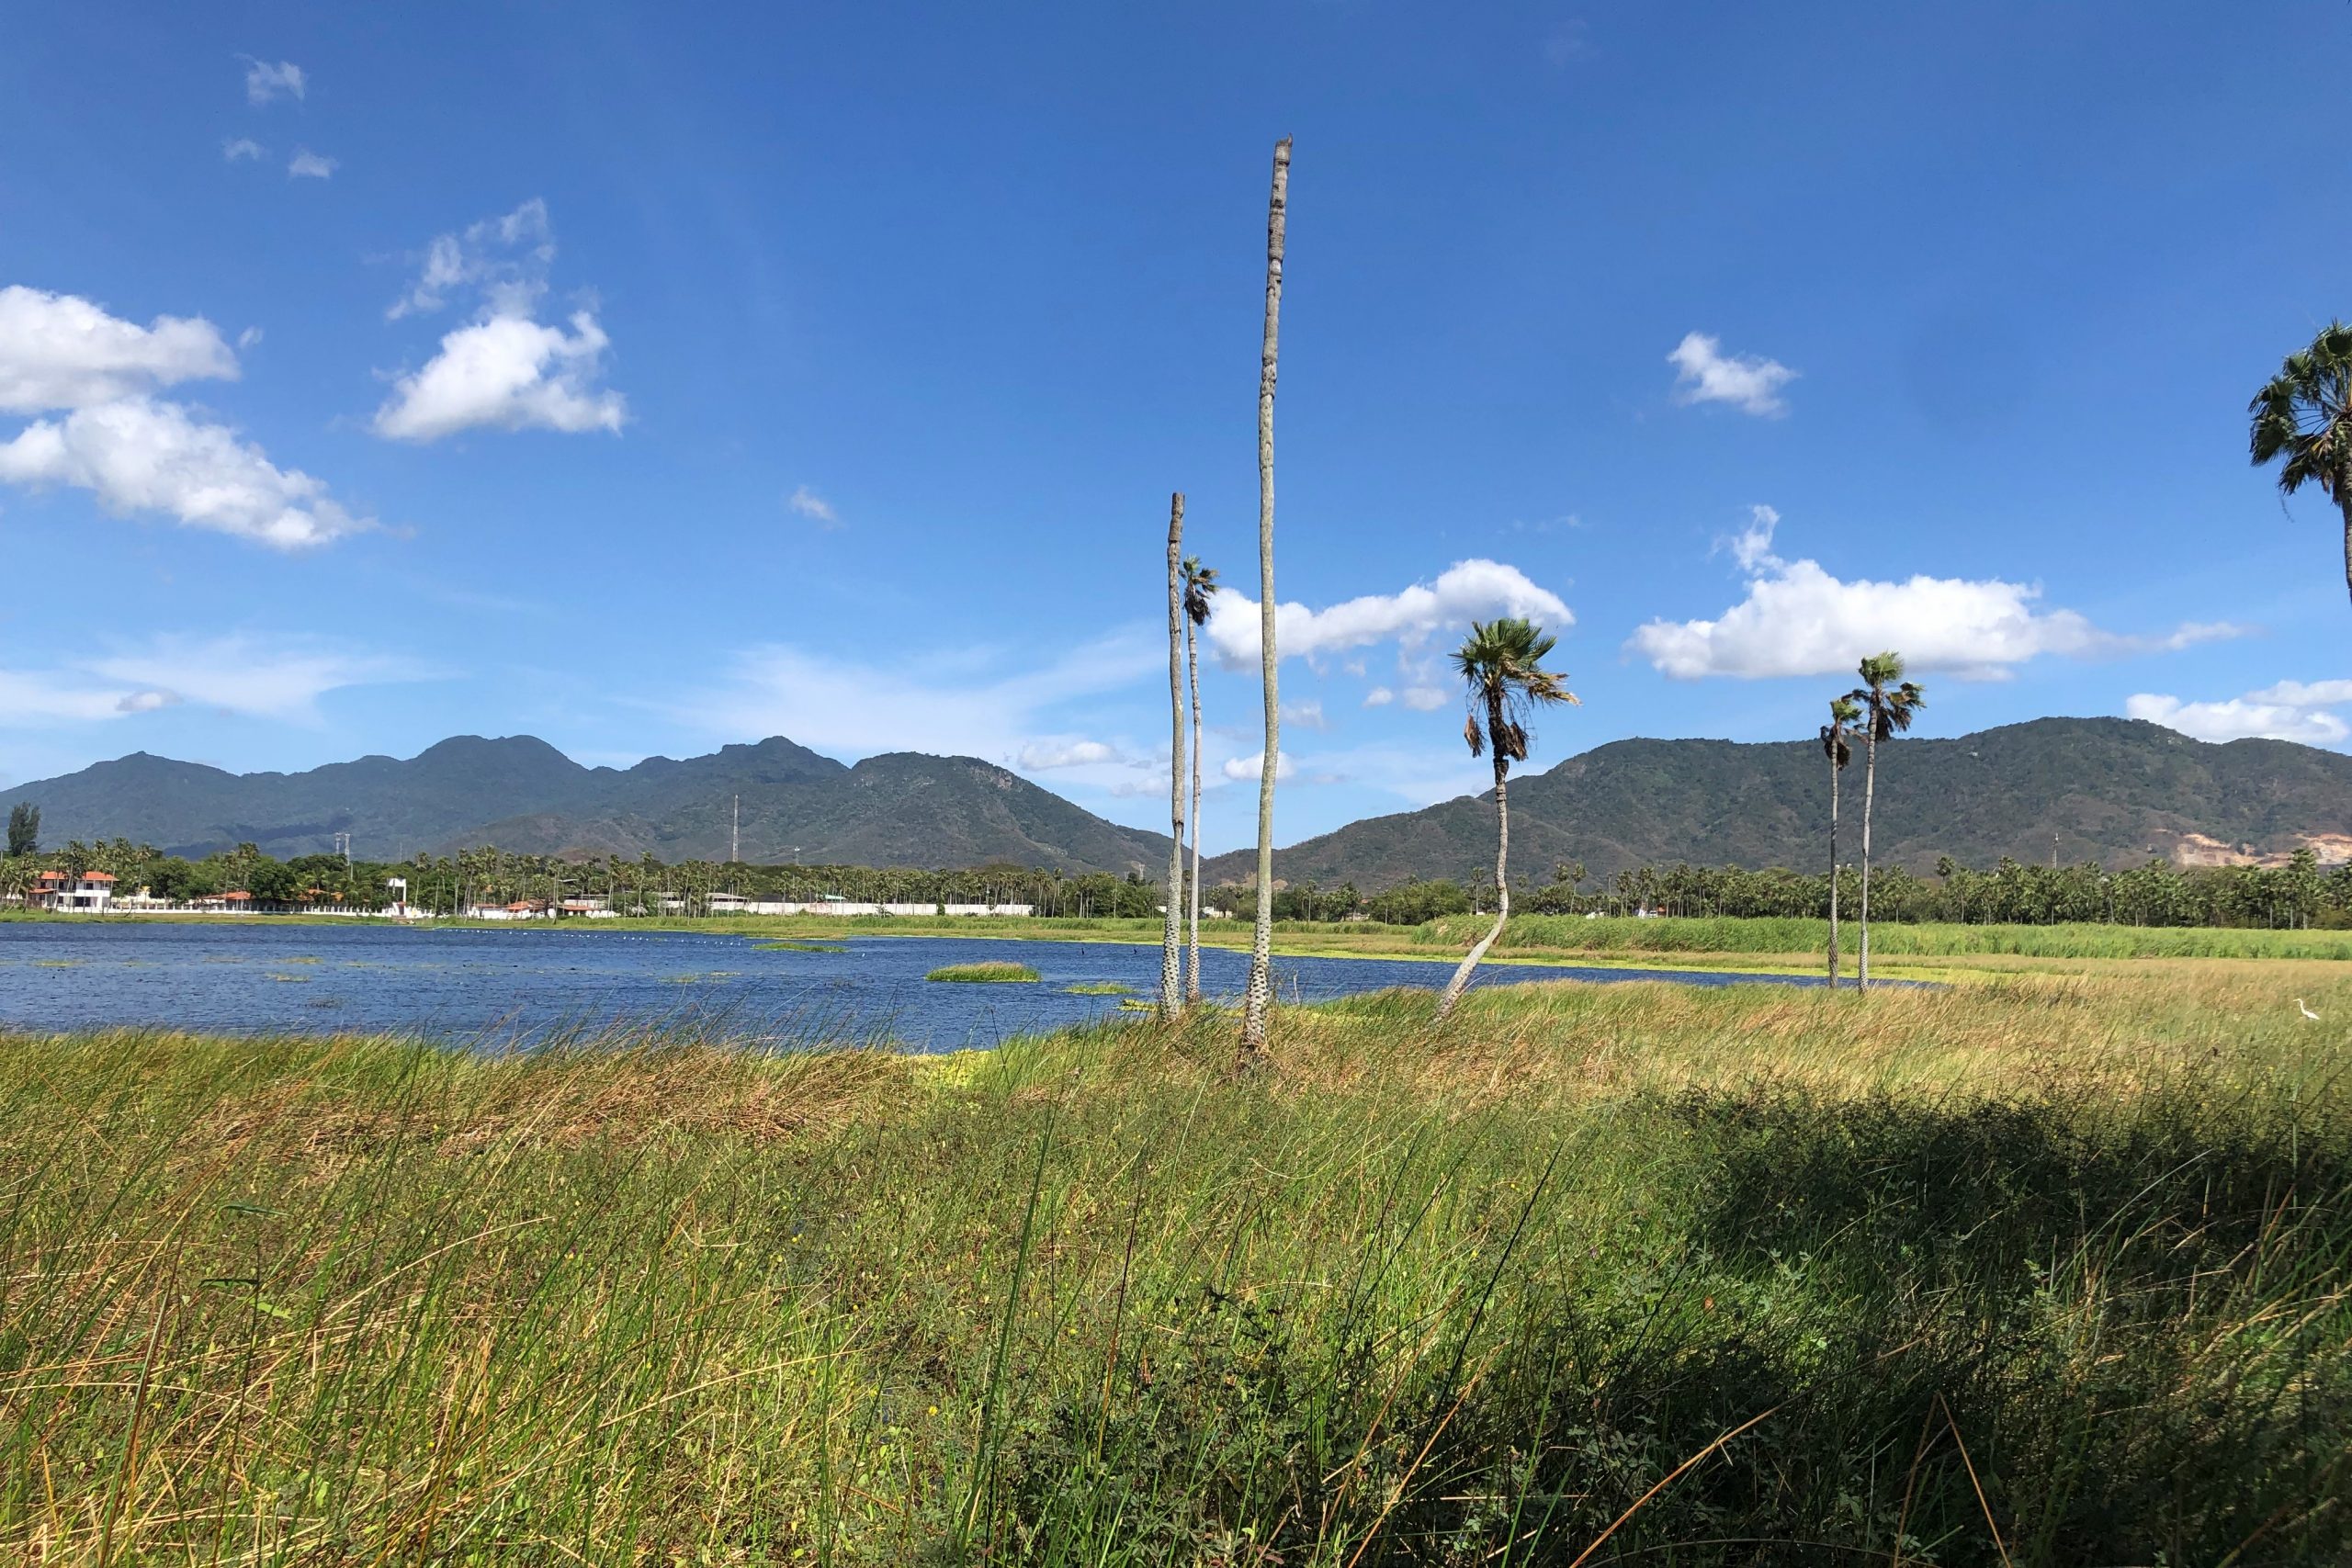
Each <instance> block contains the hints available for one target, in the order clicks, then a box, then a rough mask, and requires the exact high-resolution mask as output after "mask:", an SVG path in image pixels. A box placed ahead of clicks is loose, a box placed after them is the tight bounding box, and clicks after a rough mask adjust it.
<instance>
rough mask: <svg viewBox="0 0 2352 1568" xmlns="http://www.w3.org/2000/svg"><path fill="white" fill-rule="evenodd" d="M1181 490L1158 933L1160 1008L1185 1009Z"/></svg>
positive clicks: (1172, 556)
mask: <svg viewBox="0 0 2352 1568" xmlns="http://www.w3.org/2000/svg"><path fill="white" fill-rule="evenodd" d="M1183 555H1184V492H1183V491H1177V492H1176V493H1175V494H1174V495H1171V496H1170V497H1169V498H1168V819H1169V833H1168V902H1167V910H1168V918H1167V919H1166V920H1165V921H1164V922H1162V924H1161V926H1160V932H1159V1010H1160V1012H1161V1014H1162V1015H1163V1016H1165V1017H1168V1018H1173V1017H1175V1016H1176V1015H1177V1014H1178V1013H1181V1012H1182V1011H1183V1010H1184V997H1183V993H1182V990H1181V989H1179V987H1178V986H1177V948H1178V946H1179V944H1180V942H1182V937H1183V933H1184V924H1183V908H1184V589H1183V573H1182V569H1181V568H1180V566H1179V564H1178V563H1179V562H1180V561H1182V558H1183Z"/></svg>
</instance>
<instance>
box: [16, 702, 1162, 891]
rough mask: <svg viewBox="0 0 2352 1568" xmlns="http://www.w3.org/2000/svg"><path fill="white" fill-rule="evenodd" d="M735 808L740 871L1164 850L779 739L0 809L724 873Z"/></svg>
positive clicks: (972, 771)
mask: <svg viewBox="0 0 2352 1568" xmlns="http://www.w3.org/2000/svg"><path fill="white" fill-rule="evenodd" d="M739 795H740V796H741V801H742V813H743V817H742V823H743V826H742V834H743V839H742V843H743V858H744V859H746V860H751V861H785V860H789V859H792V858H793V856H794V852H795V851H796V850H797V852H798V857H799V859H801V860H802V861H805V862H808V863H812V864H817V863H831V864H862V865H919V866H930V867H948V866H960V865H980V864H986V863H989V862H992V861H1012V862H1016V863H1021V864H1023V865H1039V866H1057V867H1060V868H1062V869H1064V870H1068V871H1107V872H1112V873H1114V874H1122V875H1124V874H1125V873H1126V872H1127V871H1129V870H1130V869H1133V868H1141V869H1142V870H1144V871H1145V872H1146V873H1150V872H1152V871H1154V870H1156V869H1157V868H1159V867H1163V866H1165V865H1166V864H1167V863H1168V840H1167V838H1166V836H1165V835H1159V836H1155V835H1153V834H1150V833H1145V832H1139V831H1136V830H1135V829H1128V828H1122V827H1119V826H1118V825H1117V824H1115V823H1112V822H1106V821H1104V820H1103V818H1099V817H1096V816H1095V815H1093V814H1092V813H1091V812H1089V811H1085V810H1081V809H1080V807H1076V806H1073V805H1071V804H1070V803H1069V801H1067V800H1064V799H1062V798H1061V797H1060V796H1059V795H1053V794H1051V793H1049V792H1047V791H1046V790H1042V789H1039V788H1038V787H1037V786H1036V785H1035V784H1031V783H1029V782H1028V781H1027V780H1025V779H1023V778H1020V777H1018V776H1017V775H1015V774H1012V773H1007V772H1006V771H1005V770H1004V769H1002V768H999V767H995V766H993V765H991V764H989V763H987V762H983V761H978V760H977V759H974V758H970V757H925V756H918V755H915V754H913V753H911V752H899V753H894V754H892V755H889V756H883V757H869V758H867V759H866V760H865V761H862V762H860V763H858V764H857V765H856V766H854V767H849V766H845V765H843V764H842V763H840V762H837V761H833V760H832V759H831V758H830V757H821V756H819V755H818V754H817V753H816V752H814V751H811V750H808V749H807V748H806V747H803V746H797V745H795V744H793V743H792V742H791V741H789V740H786V739H781V738H777V739H769V740H763V741H761V742H760V743H759V744H758V745H756V746H729V747H726V748H723V749H722V750H719V751H718V752H716V753H714V754H713V755H710V756H707V757H690V758H687V759H685V760H684V761H673V760H672V759H670V758H667V757H653V758H649V759H648V760H646V761H642V762H639V764H638V765H637V766H635V767H633V768H627V769H616V768H585V767H582V766H581V765H580V764H579V763H577V762H575V761H571V758H569V757H566V756H565V755H564V754H563V753H562V752H560V751H558V750H556V749H555V748H554V747H552V746H549V745H548V744H547V742H545V741H543V740H537V739H532V738H531V737H529V736H512V737H509V738H507V739H499V740H485V739H481V737H479V736H473V735H463V736H458V737H456V738H455V739H448V740H444V741H442V742H441V743H440V744H439V745H437V746H434V747H432V748H430V749H428V750H425V751H424V752H422V753H420V754H418V755H417V756H415V757H413V758H410V759H408V760H407V761H400V760H398V759H395V758H391V757H362V758H361V759H359V760H358V761H356V762H336V763H332V764H330V765H328V766H326V767H322V768H313V769H311V771H310V772H308V773H224V772H222V771H221V770H220V769H219V768H209V767H205V766H203V765H202V764H200V763H196V762H175V761H171V760H169V759H167V758H164V757H154V756H150V755H148V754H147V753H145V752H143V751H142V752H137V753H134V754H133V755H131V756H128V757H123V758H120V759H118V760H117V761H111V762H99V763H97V764H96V765H94V766H92V767H88V768H85V769H83V770H82V771H81V772H80V773H69V774H67V775H65V776H64V777H62V778H54V779H43V780H41V781H40V782H39V783H36V784H23V785H20V786H18V787H17V788H15V789H11V790H7V791H6V792H0V808H5V807H7V806H9V805H13V804H14V803H15V802H17V801H19V800H27V801H31V802H33V803H35V804H36V805H38V806H40V808H41V840H42V842H43V843H44V845H47V846H50V847H54V846H56V845H59V844H62V843H64V842H65V841H66V840H70V839H85V840H87V839H111V838H116V837H121V838H127V839H130V840H134V841H138V842H144V843H152V844H155V845H157V846H159V847H161V848H164V849H166V850H170V851H172V852H175V853H180V854H191V855H200V854H204V853H208V852H211V851H214V850H220V849H227V848H231V847H233V846H234V845H236V844H239V843H243V842H250V843H254V844H257V845H259V846H260V847H261V848H262V849H263V850H264V851H266V852H268V853H270V854H273V855H277V856H279V857H281V858H282V857H285V856H289V855H298V854H310V853H313V852H321V851H324V850H327V849H329V848H331V847H332V846H333V843H334V835H335V834H336V833H339V832H347V833H349V834H351V836H352V847H353V849H354V851H355V852H357V853H359V854H361V855H365V856H368V857H370V858H374V859H384V860H390V859H401V858H405V857H407V856H409V855H412V854H414V853H416V852H419V851H421V850H433V851H445V850H449V849H454V848H457V847H458V846H460V845H467V844H483V843H495V844H497V845H499V846H500V847H501V848H503V849H508V850H515V851H521V852H531V853H556V852H562V851H567V850H577V851H585V852H594V853H596V854H614V853H617V854H625V855H638V854H641V853H643V852H646V851H649V850H650V851H651V852H653V853H654V854H656V855H658V856H660V857H661V858H662V859H663V860H687V859H695V858H703V859H724V858H725V856H726V855H727V852H728V844H729V826H730V817H731V813H732V809H733V803H734V801H735V799H736V797H737V796H739Z"/></svg>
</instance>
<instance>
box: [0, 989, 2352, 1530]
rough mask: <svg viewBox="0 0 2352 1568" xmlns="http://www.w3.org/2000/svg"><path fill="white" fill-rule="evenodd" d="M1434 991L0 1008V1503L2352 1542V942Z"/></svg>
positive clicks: (446, 1519) (317, 1514)
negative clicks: (2004, 965) (1900, 980)
mask: <svg viewBox="0 0 2352 1568" xmlns="http://www.w3.org/2000/svg"><path fill="white" fill-rule="evenodd" d="M2282 987H2285V988H2291V989H2293V990H2298V991H2301V994H2303V995H2304V996H2305V998H2307V999H2309V1000H2310V1001H2311V1002H2312V1005H2313V1007H2314V1008H2315V1009H2316V1010H2318V1011H2320V1012H2321V1013H2322V1015H2323V1018H2324V1021H2323V1022H2322V1023H2320V1024H2315V1025H2314V1024H2306V1023H2304V1022H2303V1021H2301V1019H2300V1017H2299V1016H2297V1015H2296V1014H2295V1013H2294V1011H2293V1010H2292V1008H2291V1004H2290V1001H2289V1000H2288V999H2287V998H2286V996H2285V995H2284V994H2283V992H2282ZM1430 1005H1431V1004H1430V998H1429V997H1428V996H1426V995H1425V994H1416V993H1408V992H1397V993H1387V994H1384V995H1381V996H1377V997H1372V998H1358V999H1356V1000H1353V1001H1351V1002H1348V1003H1346V1004H1343V1005H1339V1006H1335V1007H1331V1008H1328V1009H1319V1010H1304V1011H1301V1010H1279V1011H1278V1012H1277V1015H1276V1020H1275V1022H1276V1035H1275V1046H1276V1065H1275V1066H1274V1068H1273V1069H1272V1071H1271V1072H1269V1073H1267V1074H1264V1075H1261V1076H1258V1077H1250V1078H1242V1079H1235V1078H1233V1077H1230V1076H1229V1074H1228V1072H1227V1065H1228V1061H1229V1053H1230V1048H1231V1020H1230V1019H1229V1018H1228V1017H1227V1016H1225V1015H1223V1014H1220V1013H1216V1012H1204V1013H1200V1014H1196V1015H1195V1016H1194V1018H1193V1019H1192V1020H1191V1021H1188V1022H1185V1023H1182V1024H1180V1025H1173V1026H1167V1025H1159V1024H1154V1023H1149V1022H1128V1023H1126V1024H1125V1025H1124V1026H1117V1027H1104V1028H1100V1029H1091V1030H1082V1031H1078V1032H1070V1033H1066V1034H1061V1035H1057V1036H1055V1037H1053V1038H1050V1039H1046V1040H1041V1041H1020V1042H1014V1043H1011V1044H1009V1045H1008V1046H1007V1047H1005V1048H1004V1049H1001V1050H999V1051H996V1052H992V1053H986V1054H966V1055H959V1056H957V1057H955V1058H952V1059H949V1060H946V1061H944V1062H940V1063H935V1064H934V1063H931V1062H925V1061H923V1060H921V1059H918V1058H909V1057H900V1056H895V1055H886V1054H879V1053H872V1052H837V1053H829V1054H811V1055H759V1054H752V1053H747V1052H737V1051H729V1050H721V1049H714V1048H710V1047H708V1046H705V1045H695V1044H690V1043H675V1044H670V1043H662V1042H660V1041H654V1042H650V1043H648V1042H644V1041H639V1042H636V1043H628V1042H620V1043H616V1044H615V1046H614V1048H609V1049H604V1048H598V1043H596V1042H585V1043H581V1044H580V1045H577V1046H575V1047H572V1048H568V1049H561V1050H548V1051H543V1052H538V1053H532V1054H522V1055H506V1056H499V1057H489V1056H481V1055H470V1054H467V1053H463V1052H458V1051H445V1050H438V1049H433V1048H428V1047H424V1046H421V1045H413V1044H406V1043H394V1042H381V1041H369V1040H277V1041H259V1042H254V1041H230V1040H215V1039H204V1038H190V1037H181V1036H167V1035H149V1034H139V1033H113V1034H105V1035H96V1036H84V1037H74V1038H25V1037H19V1038H11V1039H8V1040H6V1042H0V1045H4V1046H5V1048H0V1252H5V1263H6V1267H5V1269H0V1545H4V1546H5V1550H0V1556H6V1557H10V1558H14V1559H19V1560H32V1561H40V1562H100V1561H110V1562H126V1563H127V1562H151V1561H152V1562H184V1561H195V1562H216V1561H217V1562H240V1563H243V1562H268V1563H294V1562H375V1561H398V1562H418V1561H430V1562H450V1563H472V1562H484V1563H487V1562H500V1563H505V1562H526V1563H542V1562H544V1563H558V1562H640V1561H657V1562H714V1563H745V1564H758V1563H786V1562H790V1563H808V1562H818V1563H901V1562H981V1561H988V1562H1040V1563H1069V1564H1076V1563H1080V1562H1084V1563H1122V1564H1124V1563H1168V1564H1185V1563H1196V1562H1216V1563H1225V1564H1245V1563H1246V1564H1252V1565H1256V1568H1273V1565H1275V1564H1277V1563H1279V1564H1282V1565H1283V1568H1296V1565H1299V1564H1324V1565H1329V1568H1344V1565H1348V1564H1366V1565H1368V1564H1374V1563H1385V1564H1400V1563H1447V1564H1470V1563H1481V1562H1487V1563H1495V1564H1498V1565H1509V1564H1521V1565H1524V1564H1532V1563H1542V1562H1554V1563H1566V1562H1573V1561H1575V1560H1576V1559H1577V1554H1578V1553H1579V1552H1581V1551H1586V1550H1587V1549H1588V1548H1589V1547H1591V1546H1592V1545H1593V1544H1594V1543H1595V1542H1596V1541H1599V1540H1600V1538H1601V1537H1602V1535H1603V1533H1604V1532H1606V1531H1608V1530H1610V1529H1611V1526H1612V1523H1615V1522H1616V1521H1619V1520H1621V1519H1622V1520H1623V1522H1622V1524H1619V1525H1618V1526H1617V1528H1616V1529H1615V1532H1614V1533H1613V1534H1611V1535H1609V1536H1608V1539H1607V1542H1606V1544H1605V1545H1604V1546H1602V1547H1601V1549H1600V1551H1598V1552H1596V1553H1594V1555H1593V1556H1592V1557H1590V1558H1589V1559H1587V1561H1588V1562H1603V1561H1606V1562H1640V1563H1649V1562H1660V1563H1664V1562H1671V1563H1676V1564H1686V1565H1687V1564H1693V1563H1742V1564H1754V1563H1787V1564H1796V1563H1815V1562H1838V1561H1856V1562H1887V1561H1890V1560H1892V1559H1893V1558H1894V1557H1895V1556H1896V1555H1897V1554H1898V1553H1899V1554H1900V1555H1901V1559H1902V1561H1903V1562H1908V1563H1913V1564H1928V1563H1942V1564H1975V1563H1992V1562H1999V1561H2001V1560H2002V1557H2003V1554H2004V1553H2006V1554H2007V1558H2008V1559H2009V1560H2010V1561H2013V1562H2018V1563H2030V1564H2041V1565H2053V1568H2054V1565H2057V1564H2071V1563H2079V1562H2142V1563H2146V1562H2157V1561H2163V1562H2173V1563H2192V1562H2194V1563H2222V1562H2233V1563H2235V1564H2237V1565H2239V1568H2244V1565H2245V1564H2249V1563H2255V1562H2269V1563H2282V1562H2329V1561H2344V1560H2346V1558H2347V1556H2352V1511H2347V1510H2346V1509H2344V1508H2343V1507H2342V1506H2340V1505H2339V1504H2337V1503H2336V1502H2335V1499H2337V1498H2339V1497H2341V1496H2342V1495H2345V1493H2346V1483H2347V1481H2352V1472H2347V1466H2352V1450H2347V1440H2348V1439H2347V1434H2352V1359H2347V1351H2346V1346H2347V1343H2352V1262H2347V1259H2352V1097H2347V1095H2346V1085H2345V1083H2344V1082H2343V1081H2342V1079H2341V1077H2340V1076H2339V1073H2340V1070H2339V1068H2338V1067H2337V1066H2335V1063H2337V1062H2338V1061H2340V1060H2341V1058H2342V1052H2343V1041H2344V1038H2345V1035H2344V1024H2343V1022H2342V1021H2343V1020H2352V979H2339V978H2337V977H2335V976H2333V975H2331V974H2330V973H2329V972H2328V971H2327V970H2326V969H2325V968H2324V967H2322V966H2319V965H2313V964H2305V965H2298V966H2281V965H2278V964H2211V965H2190V964H2173V965H2160V964H2152V965H2146V966H2143V969H2142V970H2141V971H2139V972H2136V973H2133V974H2131V975H2128V976H2115V977H2089V978H2055V977H2050V976H1994V977H1992V978H1989V979H1988V980H1986V981H1985V983H1984V984H1980V985H1975V986H1971V987H1961V988H1954V989H1951V990H1947V991H1920V992H1888V993H1883V994H1882V995H1880V996H1878V997H1876V998H1869V999H1867V1000H1865V999H1863V998H1856V997H1854V996H1852V995H1851V994H1846V995H1840V996H1831V995H1828V994H1826V993H1822V992H1805V991H1791V990H1786V989H1777V988H1765V987H1724V988H1717V989H1701V988H1697V987H1673V986H1664V985H1645V984H1626V985H1616V986H1609V987H1584V986H1537V987H1522V988H1517V989H1514V990H1511V991H1491V992H1474V993H1472V995H1471V996H1470V997H1469V998H1467V999H1466V1000H1465V1002H1464V1008H1463V1010H1462V1012H1461V1013H1460V1014H1459V1015H1457V1019H1456V1021H1455V1022H1454V1024H1453V1025H1452V1026H1450V1027H1448V1028H1446V1029H1443V1030H1439V1029H1435V1028H1433V1027H1432V1025H1431V1022H1430ZM1733 1433H1736V1434H1737V1435H1736V1436H1730V1437H1727V1436H1726V1434H1733ZM1694 1456H1698V1460H1697V1462H1695V1463H1693V1464H1691V1465H1690V1467H1689V1468H1687V1469H1684V1468H1682V1467H1683V1466H1684V1464H1685V1461H1691V1460H1692V1459H1693V1458H1694ZM1980 1485H1981V1494H1980ZM1645 1498H1646V1501H1645ZM1995 1529H1998V1531H1999V1536H2000V1540H2001V1543H2002V1544H2001V1546H2000V1547H1999V1548H1997V1549H1996V1546H1995V1544H1994V1535H1993V1532H1994V1530H1995ZM1820 1543H1826V1544H1820ZM2233 1553H2235V1555H2234V1556H2233Z"/></svg>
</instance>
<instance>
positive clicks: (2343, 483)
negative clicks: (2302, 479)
mask: <svg viewBox="0 0 2352 1568" xmlns="http://www.w3.org/2000/svg"><path fill="white" fill-rule="evenodd" d="M2335 505H2336V508H2337V510H2338V511H2340V512H2342V513H2344V588H2345V592H2347V593H2352V474H2347V475H2346V476H2345V477H2343V478H2342V479H2337V480H2336V481H2335Z"/></svg>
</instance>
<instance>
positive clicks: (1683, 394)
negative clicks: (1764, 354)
mask: <svg viewBox="0 0 2352 1568" xmlns="http://www.w3.org/2000/svg"><path fill="white" fill-rule="evenodd" d="M1666 360H1667V363H1668V364H1669V365H1671V366H1673V367H1674V400H1675V401H1676V402H1678V403H1729V404H1730V405H1731V406H1732V407H1734V408H1736V409H1737V410H1739V411H1740V412H1742V413H1752V414H1760V415H1765V416H1770V415H1775V414H1783V413H1786V412H1789V405H1788V404H1787V403H1786V402H1783V401H1782V400H1781V388H1783V387H1785V386H1787V385H1788V384H1789V383H1790V382H1791V381H1793V380H1795V379H1796V378H1797V373H1796V372H1795V371H1793V370H1792V369H1790V368H1789V367H1787V366H1785V365H1783V364H1781V362H1780V361H1779V360H1777V359H1763V358H1758V357H1757V356H1755V355H1736V354H1725V353H1724V352H1723V342H1722V340H1721V339H1719V338H1715V337H1711V336H1709V335H1708V334H1707V333H1685V334H1683V338H1682V341H1681V342H1680V343H1679V344H1675V345H1674V352H1673V353H1671V354H1669V355H1667V356H1666Z"/></svg>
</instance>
